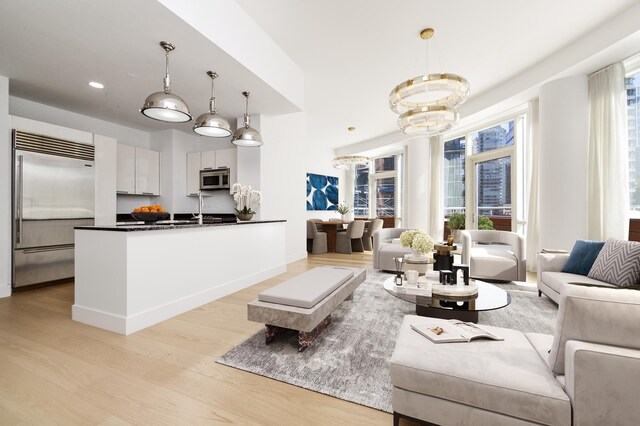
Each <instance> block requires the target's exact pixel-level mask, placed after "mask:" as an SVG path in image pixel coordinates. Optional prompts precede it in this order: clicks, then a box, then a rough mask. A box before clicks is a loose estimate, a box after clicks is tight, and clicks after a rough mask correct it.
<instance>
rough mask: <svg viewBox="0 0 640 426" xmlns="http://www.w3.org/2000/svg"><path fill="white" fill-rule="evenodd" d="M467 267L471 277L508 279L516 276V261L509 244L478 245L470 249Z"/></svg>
mask: <svg viewBox="0 0 640 426" xmlns="http://www.w3.org/2000/svg"><path fill="white" fill-rule="evenodd" d="M469 269H470V272H471V276H472V277H477V278H493V279H496V280H500V279H504V280H507V281H510V280H512V279H514V277H517V276H518V261H517V259H516V257H515V255H514V254H513V251H511V246H508V245H503V244H490V245H480V246H477V247H473V248H472V249H471V257H470V265H469Z"/></svg>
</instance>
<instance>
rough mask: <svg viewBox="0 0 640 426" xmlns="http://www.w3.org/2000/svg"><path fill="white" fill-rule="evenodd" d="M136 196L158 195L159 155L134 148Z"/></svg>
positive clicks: (155, 152)
mask: <svg viewBox="0 0 640 426" xmlns="http://www.w3.org/2000/svg"><path fill="white" fill-rule="evenodd" d="M136 194H140V195H160V153H159V152H157V151H150V150H148V149H142V148H136Z"/></svg>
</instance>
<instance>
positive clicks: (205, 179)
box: [200, 168, 231, 191]
mask: <svg viewBox="0 0 640 426" xmlns="http://www.w3.org/2000/svg"><path fill="white" fill-rule="evenodd" d="M229 179H230V177H229V169H228V168H221V169H212V170H200V189H201V190H207V191H208V190H212V189H229V188H230V187H231V183H230V182H229Z"/></svg>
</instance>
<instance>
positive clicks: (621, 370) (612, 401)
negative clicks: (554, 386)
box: [565, 336, 640, 425]
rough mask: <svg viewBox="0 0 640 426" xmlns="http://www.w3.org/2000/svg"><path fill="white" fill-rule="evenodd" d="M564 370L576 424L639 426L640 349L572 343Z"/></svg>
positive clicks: (570, 343) (567, 346)
mask: <svg viewBox="0 0 640 426" xmlns="http://www.w3.org/2000/svg"><path fill="white" fill-rule="evenodd" d="M631 337H632V336H630V338H631ZM565 371H566V376H565V379H566V384H565V389H566V392H567V395H569V398H570V400H571V406H572V408H573V424H575V425H582V424H593V425H605V424H608V425H614V424H616V425H623V424H625V425H626V424H629V425H630V424H637V421H638V418H640V404H638V402H637V396H638V395H639V394H640V381H639V380H638V377H640V350H636V349H628V348H621V347H617V346H608V345H600V344H595V343H587V342H583V341H577V340H570V341H568V342H567V345H566V358H565Z"/></svg>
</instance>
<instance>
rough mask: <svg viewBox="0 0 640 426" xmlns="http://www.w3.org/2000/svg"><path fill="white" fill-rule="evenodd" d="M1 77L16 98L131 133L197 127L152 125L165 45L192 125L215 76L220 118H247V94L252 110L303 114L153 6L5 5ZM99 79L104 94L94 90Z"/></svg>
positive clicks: (151, 2)
mask: <svg viewBox="0 0 640 426" xmlns="http://www.w3.org/2000/svg"><path fill="white" fill-rule="evenodd" d="M0 39H2V40H3V42H2V43H0V75H4V76H7V77H9V79H10V84H9V90H10V94H11V95H12V96H17V97H21V98H25V99H29V100H33V101H36V102H40V103H44V104H47V105H52V106H55V107H58V108H62V109H66V110H70V111H73V112H77V113H80V114H85V115H89V116H93V117H96V118H101V119H104V120H107V121H112V122H116V123H119V124H124V125H127V126H130V127H134V128H138V129H142V130H147V131H154V130H163V129H167V128H169V127H171V128H177V129H180V130H184V131H190V128H191V126H192V125H193V122H191V123H186V124H181V125H170V124H167V123H161V122H157V121H154V120H150V119H148V118H146V117H144V116H143V115H142V114H140V112H138V111H139V108H140V107H141V106H142V104H143V103H144V100H145V98H146V97H147V95H149V94H150V93H152V92H157V91H161V90H162V87H163V83H162V79H163V77H164V68H165V64H164V63H165V59H164V50H163V49H162V48H161V47H160V46H159V44H158V43H159V42H160V40H167V41H169V42H172V43H173V44H174V45H175V46H176V50H175V51H174V52H172V53H171V54H170V56H169V60H170V74H171V81H172V89H173V92H174V93H175V94H177V95H179V96H181V97H182V98H183V99H184V100H185V101H186V102H187V104H188V105H189V107H190V110H191V113H192V115H194V118H195V117H197V116H198V115H200V114H202V113H204V112H206V111H207V110H208V105H209V103H208V99H209V96H210V91H211V83H210V79H209V77H208V76H207V75H206V71H207V70H213V71H217V72H218V74H219V75H220V76H219V78H218V79H217V80H216V99H217V105H218V112H220V113H221V114H223V115H224V116H225V117H227V118H229V119H230V122H231V124H232V126H233V127H235V118H236V117H242V115H243V114H244V110H245V98H244V97H243V96H242V91H244V90H249V91H250V92H251V93H252V94H251V100H250V104H249V108H250V112H252V113H265V114H281V113H286V112H292V111H297V110H298V108H296V107H295V106H293V105H292V104H291V103H290V102H289V101H288V100H287V99H285V98H284V97H283V96H281V95H280V94H279V93H278V92H277V91H275V90H273V89H272V88H271V87H270V86H269V85H268V84H266V83H265V82H264V81H262V80H261V79H260V78H258V77H257V76H256V75H254V74H253V73H252V72H250V71H248V70H247V68H246V67H244V66H243V65H242V64H239V63H238V62H237V61H236V60H235V59H233V58H232V57H230V56H229V55H228V54H227V53H225V52H223V51H222V50H221V49H220V48H219V47H217V46H216V45H215V44H213V43H212V42H211V41H210V40H209V39H207V38H206V37H205V36H203V35H202V34H200V33H199V32H198V31H196V30H195V29H193V28H192V27H191V26H189V25H188V24H187V23H185V22H184V21H183V20H181V19H180V18H178V17H177V16H176V15H174V14H173V13H172V12H171V11H170V10H168V9H167V8H166V7H165V6H163V5H162V4H160V3H159V2H157V1H155V0H135V1H130V0H109V1H104V0H102V1H100V0H83V1H78V0H76V1H71V0H67V1H50V0H21V1H19V2H18V1H15V2H14V1H2V2H0ZM92 80H93V81H99V82H101V83H103V84H104V85H105V89H104V90H96V89H93V88H91V87H89V86H88V82H89V81H92Z"/></svg>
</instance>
